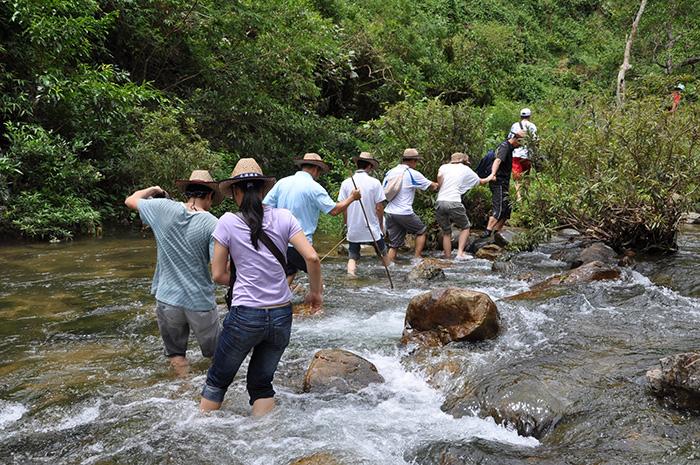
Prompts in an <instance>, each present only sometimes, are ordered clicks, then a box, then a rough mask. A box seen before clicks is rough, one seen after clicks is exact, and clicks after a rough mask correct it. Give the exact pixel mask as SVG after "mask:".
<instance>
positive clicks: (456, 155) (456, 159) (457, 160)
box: [450, 152, 467, 163]
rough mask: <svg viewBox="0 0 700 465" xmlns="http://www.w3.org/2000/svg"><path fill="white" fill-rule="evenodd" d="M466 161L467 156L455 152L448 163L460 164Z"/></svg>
mask: <svg viewBox="0 0 700 465" xmlns="http://www.w3.org/2000/svg"><path fill="white" fill-rule="evenodd" d="M466 160H467V156H466V155H465V154H463V153H462V152H455V153H453V154H452V156H451V157H450V163H462V162H464V161H466Z"/></svg>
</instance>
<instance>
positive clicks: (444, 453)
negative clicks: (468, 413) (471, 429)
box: [404, 439, 557, 465]
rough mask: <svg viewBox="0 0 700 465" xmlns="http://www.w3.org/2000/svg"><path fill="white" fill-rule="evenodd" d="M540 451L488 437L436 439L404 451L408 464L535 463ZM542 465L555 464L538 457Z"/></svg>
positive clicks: (496, 464)
mask: <svg viewBox="0 0 700 465" xmlns="http://www.w3.org/2000/svg"><path fill="white" fill-rule="evenodd" d="M536 455H537V451H536V450H534V449H532V448H528V447H518V446H513V445H508V444H502V443H500V442H491V441H488V440H485V439H475V440H474V441H470V442H466V443H459V442H457V443H455V442H447V441H439V442H434V443H431V444H428V445H425V446H422V447H420V448H418V449H416V450H412V451H410V452H407V453H406V454H404V459H405V460H406V461H407V462H408V463H416V464H426V465H427V464H436V465H527V464H530V463H533V462H532V461H531V460H530V459H529V457H530V456H533V457H534V456H536ZM536 463H538V464H540V465H548V464H554V463H557V462H546V461H542V460H537V462H536Z"/></svg>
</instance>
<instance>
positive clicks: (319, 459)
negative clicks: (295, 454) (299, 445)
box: [289, 452, 344, 465]
mask: <svg viewBox="0 0 700 465" xmlns="http://www.w3.org/2000/svg"><path fill="white" fill-rule="evenodd" d="M343 464H344V462H341V461H340V460H338V459H337V458H336V457H335V456H334V455H333V454H331V453H329V452H317V453H315V454H312V455H307V456H306V457H301V458H298V459H296V460H293V461H291V462H289V465H343Z"/></svg>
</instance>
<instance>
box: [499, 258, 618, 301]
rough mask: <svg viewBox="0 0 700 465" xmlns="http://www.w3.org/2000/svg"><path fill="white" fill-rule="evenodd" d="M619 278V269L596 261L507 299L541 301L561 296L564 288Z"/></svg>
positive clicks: (553, 277)
mask: <svg viewBox="0 0 700 465" xmlns="http://www.w3.org/2000/svg"><path fill="white" fill-rule="evenodd" d="M619 277H620V269H619V268H617V267H616V266H612V265H606V264H604V263H602V262H598V261H596V262H591V263H587V264H585V265H581V266H580V267H578V268H574V269H573V270H570V271H567V272H565V273H562V274H559V275H555V276H552V277H551V278H548V279H546V280H545V281H542V282H540V283H537V284H535V285H533V286H531V287H530V290H529V291H525V292H521V293H520V294H516V295H513V296H510V297H507V299H509V300H527V299H541V298H543V297H551V296H554V295H557V294H561V293H562V291H563V290H562V288H563V287H566V286H573V285H577V284H583V283H589V282H593V281H602V280H609V279H618V278H619Z"/></svg>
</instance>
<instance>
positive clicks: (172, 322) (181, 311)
mask: <svg viewBox="0 0 700 465" xmlns="http://www.w3.org/2000/svg"><path fill="white" fill-rule="evenodd" d="M175 184H176V185H177V187H178V189H180V190H181V191H182V192H184V194H185V198H186V201H185V202H184V203H182V202H176V201H174V200H170V199H169V198H157V197H167V193H166V192H165V191H164V190H163V189H161V188H160V187H158V186H153V187H148V188H146V189H142V190H139V191H136V192H134V193H133V194H131V195H130V196H129V197H127V198H126V200H125V201H124V203H125V204H126V206H127V207H129V208H131V209H134V210H138V212H139V215H140V216H141V221H143V222H144V223H145V224H147V225H149V226H150V227H151V229H152V230H153V234H154V235H155V238H156V247H157V262H156V271H155V274H154V275H153V284H152V286H151V293H152V294H153V295H155V298H156V317H157V319H158V329H159V330H160V335H161V337H162V338H163V344H164V346H165V355H166V356H167V357H168V358H169V359H170V364H171V365H172V366H173V368H174V369H175V370H176V371H177V372H178V374H180V375H183V374H185V373H186V372H187V368H188V363H187V358H186V353H187V341H188V339H189V335H190V329H192V331H193V332H194V335H195V337H196V338H197V342H199V346H200V348H201V349H202V355H203V356H204V357H211V356H213V355H214V349H216V343H217V339H218V337H219V332H220V330H221V325H220V323H219V313H218V311H217V310H216V301H215V299H214V283H213V282H212V278H211V275H210V273H209V262H210V261H211V257H212V254H213V250H214V240H213V238H212V233H213V232H214V228H215V227H216V221H217V220H216V217H215V216H214V215H212V214H211V213H209V209H210V208H211V207H212V205H216V204H218V203H219V202H221V200H222V198H223V196H222V195H221V192H220V191H219V183H218V182H216V181H214V179H212V177H211V175H210V174H209V172H208V171H203V170H196V171H193V172H192V174H191V175H190V178H189V179H187V180H178V181H175Z"/></svg>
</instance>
